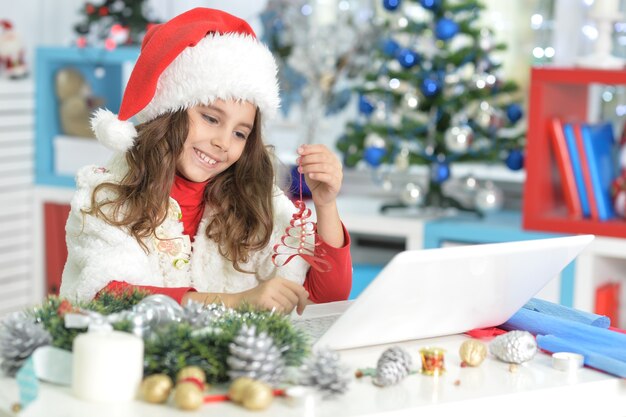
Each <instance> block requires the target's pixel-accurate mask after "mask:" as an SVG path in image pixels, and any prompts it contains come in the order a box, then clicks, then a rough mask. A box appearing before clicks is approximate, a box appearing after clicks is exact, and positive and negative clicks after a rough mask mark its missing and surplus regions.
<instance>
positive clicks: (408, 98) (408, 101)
mask: <svg viewBox="0 0 626 417" xmlns="http://www.w3.org/2000/svg"><path fill="white" fill-rule="evenodd" d="M419 103H420V99H419V97H418V96H417V93H415V92H412V91H410V92H408V93H406V94H405V95H404V96H403V97H402V108H403V109H404V110H407V111H414V110H416V109H417V106H419Z"/></svg>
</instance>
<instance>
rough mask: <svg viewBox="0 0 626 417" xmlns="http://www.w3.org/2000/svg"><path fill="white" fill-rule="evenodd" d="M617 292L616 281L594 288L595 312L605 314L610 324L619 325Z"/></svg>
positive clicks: (618, 288)
mask: <svg viewBox="0 0 626 417" xmlns="http://www.w3.org/2000/svg"><path fill="white" fill-rule="evenodd" d="M619 294H620V284H619V283H618V282H607V283H606V284H602V285H600V286H599V287H597V288H596V294H595V309H594V310H595V313H596V314H600V315H601V316H607V317H608V318H609V319H610V320H611V326H615V327H618V326H619Z"/></svg>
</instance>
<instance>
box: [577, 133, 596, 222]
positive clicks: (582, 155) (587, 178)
mask: <svg viewBox="0 0 626 417" xmlns="http://www.w3.org/2000/svg"><path fill="white" fill-rule="evenodd" d="M572 128H573V129H574V138H575V140H576V150H577V151H578V159H579V161H580V172H581V173H582V176H583V181H584V183H585V191H586V192H587V201H588V202H589V212H590V217H591V219H592V220H600V216H599V215H598V203H597V201H596V196H597V195H596V193H595V190H594V188H593V183H592V182H591V172H590V171H591V170H590V169H589V155H588V154H587V150H586V148H585V145H584V143H583V135H582V129H581V125H580V123H572Z"/></svg>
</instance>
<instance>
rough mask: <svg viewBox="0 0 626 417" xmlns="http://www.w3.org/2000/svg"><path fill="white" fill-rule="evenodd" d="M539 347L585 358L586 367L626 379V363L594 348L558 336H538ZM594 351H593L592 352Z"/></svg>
mask: <svg viewBox="0 0 626 417" xmlns="http://www.w3.org/2000/svg"><path fill="white" fill-rule="evenodd" d="M537 346H539V347H540V348H541V349H543V350H547V351H549V352H553V353H554V352H574V353H579V354H581V355H583V356H584V357H585V365H587V366H590V367H592V368H595V369H599V370H601V371H604V372H606V373H609V374H611V375H616V376H619V377H621V378H626V362H622V361H619V360H617V359H613V358H610V357H608V356H604V355H601V354H599V353H597V352H595V351H594V350H593V349H595V347H594V346H586V345H584V344H581V343H580V342H574V341H571V340H567V339H563V338H560V337H557V336H551V335H549V336H541V335H539V336H537ZM590 349H592V350H590Z"/></svg>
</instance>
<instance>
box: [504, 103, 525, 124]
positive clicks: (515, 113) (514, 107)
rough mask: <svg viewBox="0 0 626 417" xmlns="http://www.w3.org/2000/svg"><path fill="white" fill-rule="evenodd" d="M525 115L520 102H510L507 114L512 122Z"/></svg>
mask: <svg viewBox="0 0 626 417" xmlns="http://www.w3.org/2000/svg"><path fill="white" fill-rule="evenodd" d="M523 115H524V112H523V111H522V107H521V106H520V105H519V104H515V103H514V104H509V106H507V108H506V116H507V117H508V118H509V120H510V121H511V123H515V122H517V121H518V120H519V119H521V118H522V116H523Z"/></svg>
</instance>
